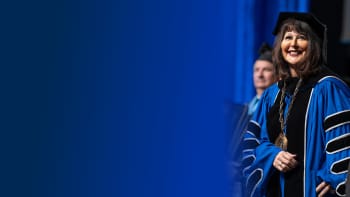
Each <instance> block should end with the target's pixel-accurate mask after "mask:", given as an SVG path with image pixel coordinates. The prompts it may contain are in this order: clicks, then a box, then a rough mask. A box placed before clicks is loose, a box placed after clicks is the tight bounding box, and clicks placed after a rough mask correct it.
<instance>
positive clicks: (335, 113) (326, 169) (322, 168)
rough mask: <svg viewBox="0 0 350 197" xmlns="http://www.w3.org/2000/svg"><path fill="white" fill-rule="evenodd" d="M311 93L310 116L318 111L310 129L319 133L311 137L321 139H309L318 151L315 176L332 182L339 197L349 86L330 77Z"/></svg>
mask: <svg viewBox="0 0 350 197" xmlns="http://www.w3.org/2000/svg"><path fill="white" fill-rule="evenodd" d="M314 95H316V96H315V99H316V100H315V102H314V103H315V105H317V106H318V107H317V108H315V112H314V114H313V115H314V116H315V114H318V115H317V116H320V118H319V119H320V121H319V125H314V126H313V128H310V129H312V130H315V131H316V132H318V133H316V134H315V135H314V136H315V137H316V136H320V140H318V141H316V140H310V141H311V143H310V144H309V145H310V146H313V147H316V149H315V150H313V151H314V152H321V153H320V155H321V157H320V159H319V161H320V164H319V167H318V170H317V177H318V178H319V179H320V180H319V181H325V182H327V183H329V184H331V186H332V188H333V189H335V191H336V194H337V195H338V196H345V181H346V177H347V174H348V164H349V161H350V89H349V87H348V86H347V85H346V84H345V83H344V82H342V81H340V80H339V79H337V78H335V77H330V78H327V79H324V81H321V82H320V83H319V85H318V87H317V88H315V94H314ZM310 116H311V113H310ZM310 118H311V117H310ZM321 121H322V122H321ZM315 122H318V121H317V120H316V121H315ZM310 129H309V130H310ZM312 142H314V144H312ZM315 155H318V154H315Z"/></svg>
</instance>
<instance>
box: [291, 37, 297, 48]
mask: <svg viewBox="0 0 350 197" xmlns="http://www.w3.org/2000/svg"><path fill="white" fill-rule="evenodd" d="M292 46H293V47H297V46H298V39H296V38H294V39H292Z"/></svg>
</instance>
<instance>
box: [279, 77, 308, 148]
mask: <svg viewBox="0 0 350 197" xmlns="http://www.w3.org/2000/svg"><path fill="white" fill-rule="evenodd" d="M302 81H303V79H302V78H300V79H299V81H298V83H297V85H296V87H295V90H294V92H293V96H292V101H291V102H290V104H289V106H288V110H287V114H286V118H285V119H284V118H283V117H284V116H283V114H284V110H283V109H284V102H283V101H284V98H285V96H286V88H287V87H286V86H287V85H286V82H285V81H283V88H282V95H281V100H280V108H279V115H280V118H279V121H280V123H281V133H280V134H279V135H278V137H277V139H276V140H275V145H276V146H278V147H280V148H281V149H282V150H284V151H285V150H287V147H288V138H287V135H286V134H285V128H286V125H287V120H288V117H289V113H290V111H291V109H292V107H293V103H294V101H295V98H296V95H297V94H298V92H299V88H300V86H301V83H302Z"/></svg>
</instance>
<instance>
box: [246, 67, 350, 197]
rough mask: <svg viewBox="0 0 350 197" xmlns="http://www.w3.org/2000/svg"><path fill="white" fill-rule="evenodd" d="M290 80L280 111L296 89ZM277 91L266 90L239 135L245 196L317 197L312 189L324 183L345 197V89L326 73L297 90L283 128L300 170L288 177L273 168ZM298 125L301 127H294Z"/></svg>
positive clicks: (349, 101) (349, 152) (349, 121)
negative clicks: (244, 128)
mask: <svg viewBox="0 0 350 197" xmlns="http://www.w3.org/2000/svg"><path fill="white" fill-rule="evenodd" d="M290 80H291V81H290V82H289V85H287V93H286V97H285V103H286V105H285V106H284V107H285V109H287V108H288V105H289V104H290V101H291V98H290V97H291V95H290V94H291V92H293V88H295V82H293V80H295V79H290ZM288 88H289V89H290V90H288ZM280 90H281V83H280V82H279V83H278V84H274V85H273V86H271V87H270V88H268V89H267V90H265V92H264V93H263V95H262V99H261V102H260V103H259V105H258V107H257V109H256V111H255V113H254V115H253V117H252V120H251V121H250V123H249V125H248V128H247V130H246V132H245V134H244V141H243V161H242V166H243V174H244V177H245V187H246V190H247V191H248V194H247V195H248V196H254V197H265V196H266V197H268V196H281V197H286V196H304V197H316V196H317V194H316V187H317V185H318V184H320V183H321V182H322V181H325V182H327V183H329V184H330V185H331V186H332V188H333V189H335V191H336V194H337V195H339V196H344V195H345V180H346V177H347V173H348V163H349V160H350V89H349V87H348V86H347V85H346V84H345V83H344V82H343V81H342V80H341V79H339V78H338V77H337V76H336V75H334V74H333V73H331V72H330V71H329V70H328V69H326V68H325V67H324V68H323V69H322V71H321V72H319V73H318V74H317V75H314V76H311V77H310V78H309V79H307V80H306V81H305V82H304V84H303V85H302V86H301V87H300V91H299V94H297V99H296V100H295V103H294V105H293V108H292V110H291V112H290V116H289V119H288V122H287V138H288V140H289V143H288V149H287V151H289V152H291V153H296V154H297V155H298V157H297V160H298V162H299V165H298V167H297V168H295V169H293V170H292V171H290V172H288V173H280V172H279V171H278V170H277V169H275V168H274V167H273V161H274V159H275V157H276V155H277V154H278V153H279V152H280V151H281V148H279V147H277V146H275V145H274V138H276V135H277V134H278V133H279V132H280V131H281V130H280V127H279V126H280V123H279V121H278V116H279V113H278V109H277V113H276V104H277V105H279V102H280V99H281V91H280ZM302 106H304V107H302ZM284 111H286V110H284ZM268 116H269V118H268ZM300 121H302V122H303V123H302V124H300V123H299V124H295V123H296V122H300ZM271 130H272V131H271ZM298 140H299V141H298ZM278 185H280V187H278ZM276 187H277V188H276ZM299 194H300V195H299Z"/></svg>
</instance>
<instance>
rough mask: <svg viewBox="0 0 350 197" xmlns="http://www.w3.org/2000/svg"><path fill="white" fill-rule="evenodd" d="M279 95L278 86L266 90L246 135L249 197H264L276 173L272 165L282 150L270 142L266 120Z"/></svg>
mask: <svg viewBox="0 0 350 197" xmlns="http://www.w3.org/2000/svg"><path fill="white" fill-rule="evenodd" d="M277 93H278V87H277V85H274V86H272V87H271V88H269V89H267V90H265V92H264V93H263V95H262V97H261V100H260V101H259V104H258V107H257V109H256V111H255V113H254V114H253V117H252V119H251V120H250V122H249V124H248V127H247V130H246V131H245V133H244V137H243V152H242V167H243V168H242V169H243V177H244V183H243V184H244V187H245V189H246V192H247V196H257V197H263V196H264V195H265V193H266V191H265V189H266V186H267V182H268V181H267V180H268V178H269V177H270V176H271V175H272V173H274V172H275V171H276V169H275V168H274V167H273V165H272V164H273V160H274V158H275V157H276V155H277V154H278V153H279V152H280V151H281V149H280V148H278V147H276V146H275V145H274V144H272V143H271V142H270V141H269V137H268V132H267V127H266V120H267V114H268V111H269V109H270V108H271V106H272V105H273V103H274V100H275V97H276V96H277Z"/></svg>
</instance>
